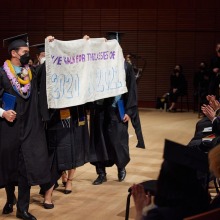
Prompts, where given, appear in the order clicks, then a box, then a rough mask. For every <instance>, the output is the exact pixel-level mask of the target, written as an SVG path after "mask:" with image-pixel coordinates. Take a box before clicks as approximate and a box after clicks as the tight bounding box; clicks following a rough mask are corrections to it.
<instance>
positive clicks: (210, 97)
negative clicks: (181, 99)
mask: <svg viewBox="0 0 220 220" xmlns="http://www.w3.org/2000/svg"><path fill="white" fill-rule="evenodd" d="M206 99H207V101H208V102H210V101H212V100H215V96H214V95H207V96H206Z"/></svg>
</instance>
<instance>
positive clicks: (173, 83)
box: [168, 65, 186, 112]
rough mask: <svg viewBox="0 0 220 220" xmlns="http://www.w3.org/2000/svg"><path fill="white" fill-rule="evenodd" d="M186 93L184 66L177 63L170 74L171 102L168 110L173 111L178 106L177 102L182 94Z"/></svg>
mask: <svg viewBox="0 0 220 220" xmlns="http://www.w3.org/2000/svg"><path fill="white" fill-rule="evenodd" d="M185 93H186V80H185V77H184V75H183V73H182V66H181V65H176V66H175V68H174V70H173V73H172V74H171V75H170V102H171V106H170V107H169V109H168V111H169V112H172V111H174V110H175V108H176V102H177V99H178V97H179V96H180V95H184V94H185Z"/></svg>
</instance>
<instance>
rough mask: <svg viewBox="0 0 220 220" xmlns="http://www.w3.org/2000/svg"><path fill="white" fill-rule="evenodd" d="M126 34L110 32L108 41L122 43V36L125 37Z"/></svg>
mask: <svg viewBox="0 0 220 220" xmlns="http://www.w3.org/2000/svg"><path fill="white" fill-rule="evenodd" d="M123 34H124V33H122V32H118V31H109V32H107V36H106V38H107V40H113V39H116V40H117V41H118V42H120V40H121V36H122V35H123Z"/></svg>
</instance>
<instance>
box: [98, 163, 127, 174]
mask: <svg viewBox="0 0 220 220" xmlns="http://www.w3.org/2000/svg"><path fill="white" fill-rule="evenodd" d="M94 165H95V168H96V173H97V174H98V175H106V170H105V168H106V166H105V164H104V163H102V162H95V163H94ZM117 168H118V170H121V169H124V168H125V167H118V166H117Z"/></svg>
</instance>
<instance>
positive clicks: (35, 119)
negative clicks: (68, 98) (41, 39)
mask: <svg viewBox="0 0 220 220" xmlns="http://www.w3.org/2000/svg"><path fill="white" fill-rule="evenodd" d="M4 42H5V43H7V45H8V52H9V55H10V60H6V61H5V62H4V65H3V67H2V70H1V71H0V98H2V96H3V95H4V93H9V94H11V95H13V96H15V98H16V103H15V108H14V109H13V111H12V110H8V111H3V110H1V111H3V114H2V118H0V136H1V138H0V186H1V187H5V189H6V193H7V202H6V204H5V206H4V208H3V214H9V213H11V212H13V205H14V204H15V203H16V198H15V195H14V190H15V186H16V185H18V200H17V213H16V217H17V218H21V219H31V220H35V219H36V218H35V217H34V216H33V215H31V214H30V213H29V212H28V209H29V202H30V187H31V186H33V185H39V184H43V183H45V182H48V181H49V180H50V172H49V161H48V152H47V143H46V136H45V131H44V127H43V123H42V120H41V116H40V113H39V109H38V91H37V80H36V74H35V72H34V71H33V70H31V69H30V68H29V66H28V65H27V63H28V61H29V47H28V45H27V35H26V34H25V35H19V36H16V37H13V38H9V39H6V40H5V41H4Z"/></svg>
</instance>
